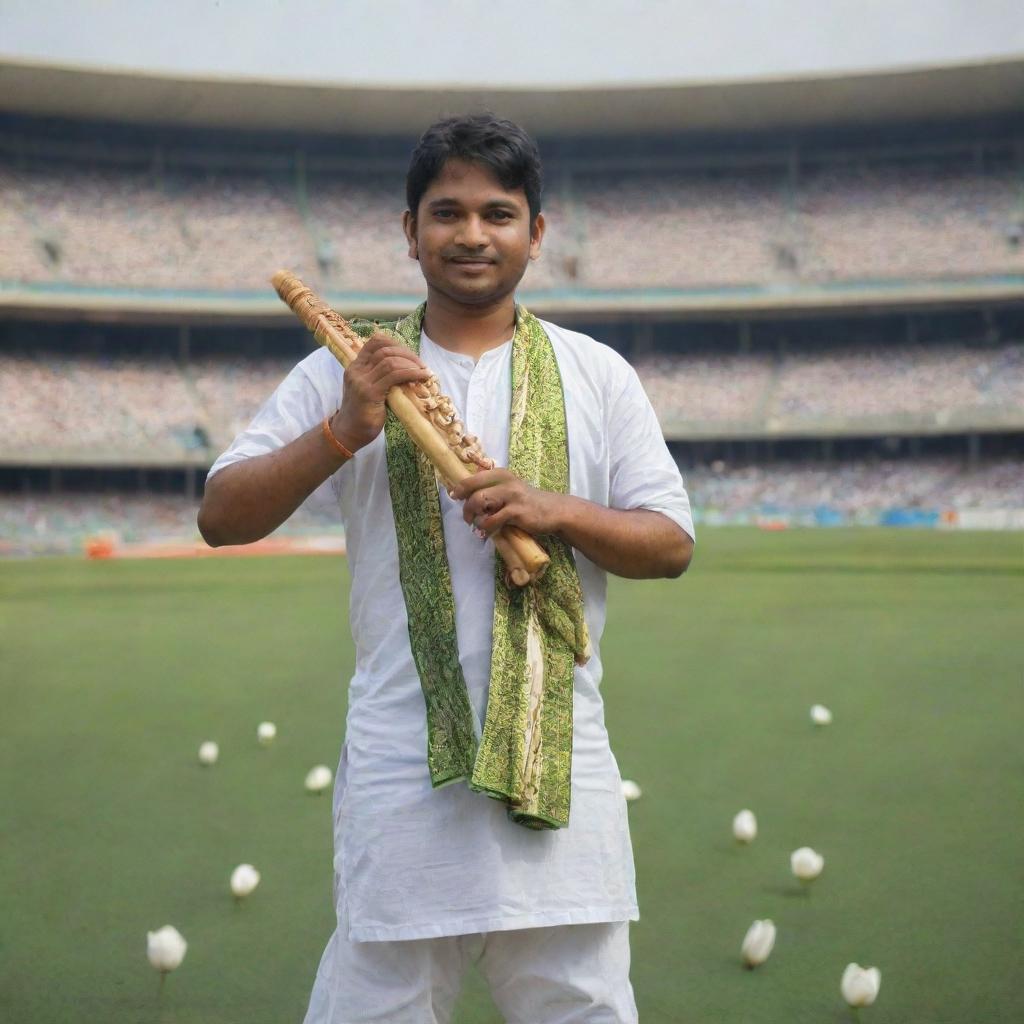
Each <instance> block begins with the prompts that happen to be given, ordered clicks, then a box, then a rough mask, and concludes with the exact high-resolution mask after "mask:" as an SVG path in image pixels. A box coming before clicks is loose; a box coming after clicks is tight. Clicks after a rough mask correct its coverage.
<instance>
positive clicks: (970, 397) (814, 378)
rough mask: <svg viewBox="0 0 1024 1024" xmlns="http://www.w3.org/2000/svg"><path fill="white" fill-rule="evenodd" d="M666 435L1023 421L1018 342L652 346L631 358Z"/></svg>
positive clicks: (1022, 350)
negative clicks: (830, 424)
mask: <svg viewBox="0 0 1024 1024" xmlns="http://www.w3.org/2000/svg"><path fill="white" fill-rule="evenodd" d="M635 365H636V369H637V372H638V373H639V375H640V379H641V380H642V381H643V384H644V388H645V389H646V391H647V394H648V395H649V396H650V399H651V402H652V404H653V405H654V407H655V409H656V410H657V412H658V416H659V419H660V420H661V423H662V426H663V427H664V428H665V429H666V431H667V432H668V433H670V434H675V433H681V436H685V430H686V427H687V425H691V426H695V427H700V426H707V425H711V424H723V425H724V424H729V423H753V424H776V425H778V424H782V423H785V424H793V423H796V424H799V423H800V421H806V422H809V423H810V422H814V421H818V420H827V419H832V420H842V421H847V422H849V421H856V420H865V421H870V420H871V419H872V418H883V419H885V418H893V417H917V418H918V419H924V420H926V421H928V420H935V419H937V418H938V419H941V418H946V419H950V418H951V417H953V416H954V415H960V416H962V417H965V418H966V417H968V416H970V415H972V414H978V413H982V414H984V415H989V416H990V415H993V414H994V413H998V412H999V411H1004V412H1006V413H1008V414H1009V415H1016V417H1017V419H1018V420H1024V344H1021V343H1019V342H1014V343H1006V344H1002V345H994V346H990V347H985V348H977V347H973V346H969V345H966V344H953V343H936V344H929V345H910V344H902V345H897V344H890V345H880V344H874V345H866V344H861V345H845V346H832V345H830V346H822V347H821V348H818V349H804V350H802V351H799V352H787V353H785V354H783V355H771V354H767V353H753V354H749V355H709V354H706V353H704V354H699V355H697V354H685V353H660V354H657V355H653V356H646V357H641V358H638V359H637V360H635Z"/></svg>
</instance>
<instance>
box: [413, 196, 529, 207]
mask: <svg viewBox="0 0 1024 1024" xmlns="http://www.w3.org/2000/svg"><path fill="white" fill-rule="evenodd" d="M461 205H462V203H461V202H460V201H459V200H458V199H455V198H454V197H453V196H439V197H438V198H437V199H431V200H430V202H429V203H427V208H428V209H430V210H436V209H438V208H439V207H442V206H461ZM499 207H500V208H502V209H508V210H515V209H518V206H517V204H516V202H515V200H513V199H489V200H488V201H487V202H486V203H484V209H487V210H494V209H498V208H499Z"/></svg>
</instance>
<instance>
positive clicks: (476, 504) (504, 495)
mask: <svg viewBox="0 0 1024 1024" xmlns="http://www.w3.org/2000/svg"><path fill="white" fill-rule="evenodd" d="M507 501H508V492H507V491H506V489H505V488H503V487H502V486H501V485H500V484H499V485H496V486H494V487H485V488H484V489H483V490H481V491H477V492H476V493H475V494H471V495H470V496H469V497H468V498H467V499H466V503H465V504H464V505H463V506H462V518H463V519H465V520H466V522H467V523H471V522H472V521H473V519H474V518H475V517H476V516H479V515H491V514H492V513H494V512H497V511H498V509H499V508H502V507H503V506H504V505H505V503H506V502H507Z"/></svg>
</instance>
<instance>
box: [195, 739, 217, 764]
mask: <svg viewBox="0 0 1024 1024" xmlns="http://www.w3.org/2000/svg"><path fill="white" fill-rule="evenodd" d="M218 757H220V747H218V746H217V744H216V743H214V742H213V740H207V741H206V742H205V743H200V744H199V763H200V764H216V763H217V758H218Z"/></svg>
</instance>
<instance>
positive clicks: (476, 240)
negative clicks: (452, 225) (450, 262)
mask: <svg viewBox="0 0 1024 1024" xmlns="http://www.w3.org/2000/svg"><path fill="white" fill-rule="evenodd" d="M485 228H486V225H485V224H484V221H483V219H482V218H481V217H478V216H476V214H470V215H469V216H468V217H466V218H465V219H464V220H463V221H462V223H461V225H460V227H459V233H458V234H457V235H456V237H455V241H456V243H457V244H458V245H461V246H464V247H465V248H467V249H482V248H483V247H484V246H485V245H486V244H487V241H488V238H487V232H486V230H485Z"/></svg>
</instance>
